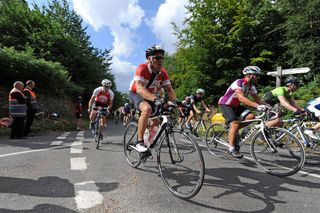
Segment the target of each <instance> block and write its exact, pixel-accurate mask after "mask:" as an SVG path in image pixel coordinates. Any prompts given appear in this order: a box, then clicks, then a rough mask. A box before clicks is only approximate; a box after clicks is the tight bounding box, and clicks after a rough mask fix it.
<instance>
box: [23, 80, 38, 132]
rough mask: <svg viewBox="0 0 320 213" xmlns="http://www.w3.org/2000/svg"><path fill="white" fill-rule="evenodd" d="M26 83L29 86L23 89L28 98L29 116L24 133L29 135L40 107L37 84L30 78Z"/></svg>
mask: <svg viewBox="0 0 320 213" xmlns="http://www.w3.org/2000/svg"><path fill="white" fill-rule="evenodd" d="M26 85H27V86H26V87H25V88H24V90H23V94H24V95H25V96H26V99H27V116H26V123H25V126H24V135H25V136H28V134H29V133H30V128H31V125H32V123H33V120H34V117H35V115H36V112H37V110H38V109H39V105H38V101H37V94H36V91H35V86H36V84H35V83H34V81H32V80H28V81H27V82H26Z"/></svg>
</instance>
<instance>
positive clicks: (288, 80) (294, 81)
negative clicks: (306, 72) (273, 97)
mask: <svg viewBox="0 0 320 213" xmlns="http://www.w3.org/2000/svg"><path fill="white" fill-rule="evenodd" d="M284 83H285V84H290V83H291V84H299V83H300V80H299V79H298V78H297V77H294V76H290V77H288V78H286V80H285V81H284Z"/></svg>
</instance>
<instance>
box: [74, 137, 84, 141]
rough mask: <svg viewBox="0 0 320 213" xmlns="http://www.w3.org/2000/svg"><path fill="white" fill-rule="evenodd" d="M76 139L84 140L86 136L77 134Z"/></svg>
mask: <svg viewBox="0 0 320 213" xmlns="http://www.w3.org/2000/svg"><path fill="white" fill-rule="evenodd" d="M76 139H77V140H83V139H84V137H83V136H77V137H76Z"/></svg>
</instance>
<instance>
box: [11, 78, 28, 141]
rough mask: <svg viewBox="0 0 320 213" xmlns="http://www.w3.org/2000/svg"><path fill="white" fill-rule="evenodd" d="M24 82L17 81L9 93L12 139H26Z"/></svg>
mask: <svg viewBox="0 0 320 213" xmlns="http://www.w3.org/2000/svg"><path fill="white" fill-rule="evenodd" d="M23 87H24V85H23V83H22V82H21V81H16V82H15V83H14V84H13V89H12V90H11V91H10V93H9V114H10V117H11V118H12V125H11V136H10V138H11V139H25V138H26V137H24V120H25V117H26V112H27V105H26V98H25V96H24V94H23V93H22V90H23Z"/></svg>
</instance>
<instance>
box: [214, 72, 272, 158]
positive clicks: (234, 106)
mask: <svg viewBox="0 0 320 213" xmlns="http://www.w3.org/2000/svg"><path fill="white" fill-rule="evenodd" d="M242 72H243V74H244V75H245V77H244V78H242V79H237V80H236V81H234V82H233V83H232V84H231V86H230V87H229V88H228V89H227V91H226V93H225V94H224V96H222V97H221V98H220V99H219V102H218V104H219V105H220V107H221V110H222V114H223V116H224V117H225V119H226V122H227V123H230V131H229V150H228V153H229V154H230V155H232V156H233V157H236V158H242V157H243V155H241V154H240V153H239V151H238V150H236V149H235V139H236V135H237V133H238V130H239V128H240V124H239V117H240V118H242V119H245V120H250V119H253V118H254V117H255V116H254V114H253V113H251V112H250V110H248V109H246V108H245V107H243V106H242V105H240V103H242V104H244V105H247V106H250V107H254V108H257V109H259V110H263V109H265V108H266V107H267V106H266V103H265V102H264V101H262V99H261V98H260V97H259V96H258V94H257V90H256V87H255V86H254V84H257V83H258V79H259V78H260V75H261V70H260V68H259V67H257V66H247V67H245V68H244V69H243V71H242ZM249 95H251V97H252V98H253V99H254V101H251V100H250V99H249V98H248V96H249Z"/></svg>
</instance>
